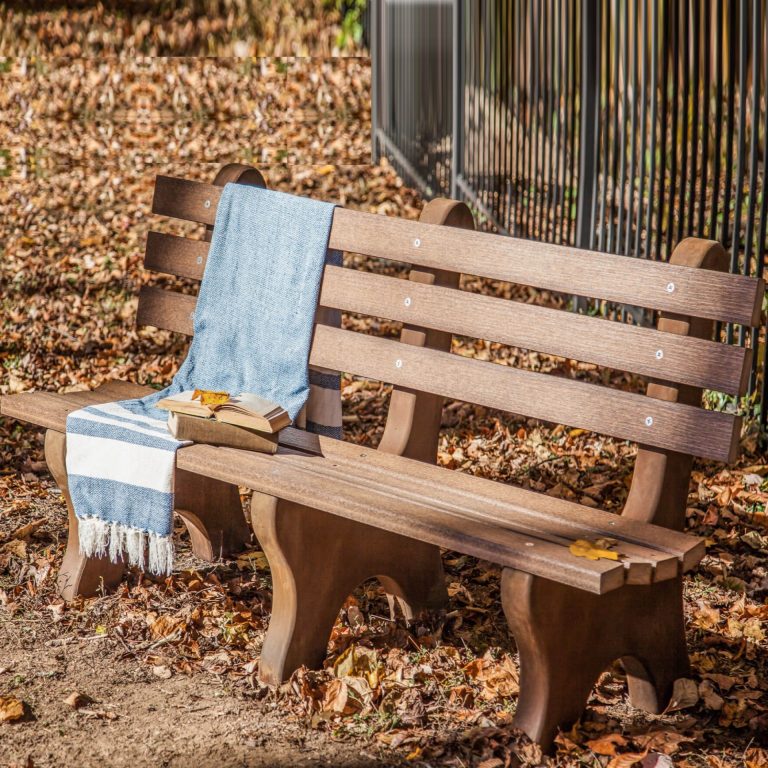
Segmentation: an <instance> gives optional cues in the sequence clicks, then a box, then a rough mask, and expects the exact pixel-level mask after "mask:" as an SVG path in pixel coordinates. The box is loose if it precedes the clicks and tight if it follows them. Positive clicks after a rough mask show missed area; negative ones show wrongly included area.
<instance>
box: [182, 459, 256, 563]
mask: <svg viewBox="0 0 768 768" xmlns="http://www.w3.org/2000/svg"><path fill="white" fill-rule="evenodd" d="M175 507H176V514H178V515H179V517H181V519H182V520H183V521H184V524H185V525H186V526H187V530H188V531H189V537H190V540H191V544H192V551H193V552H194V553H195V555H196V556H197V557H199V558H200V559H201V560H208V561H212V560H217V559H218V558H220V557H227V556H229V555H233V554H236V553H237V552H242V551H243V550H244V549H245V548H246V547H247V545H248V543H249V542H250V539H251V532H250V531H249V529H248V523H247V522H246V520H245V515H244V514H243V505H242V504H241V502H240V493H239V491H238V489H237V486H236V485H231V484H230V483H224V482H222V481H221V480H214V479H213V478H210V477H205V476H203V475H196V474H195V473H194V472H187V471H186V470H183V469H177V470H176V478H175Z"/></svg>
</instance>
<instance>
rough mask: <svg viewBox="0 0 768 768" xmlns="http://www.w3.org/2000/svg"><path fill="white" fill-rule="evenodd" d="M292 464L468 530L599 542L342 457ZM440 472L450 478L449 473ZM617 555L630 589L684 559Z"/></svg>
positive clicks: (632, 549) (559, 523)
mask: <svg viewBox="0 0 768 768" xmlns="http://www.w3.org/2000/svg"><path fill="white" fill-rule="evenodd" d="M398 458H399V457H398ZM292 461H293V462H295V466H298V467H300V468H302V469H304V470H306V471H310V472H316V473H318V474H319V475H321V476H322V480H321V482H322V484H324V485H325V484H335V483H336V482H350V481H354V483H355V485H357V486H358V487H360V488H361V489H366V490H368V491H369V492H370V494H371V496H370V498H371V502H372V503H373V500H374V499H378V498H380V497H382V496H386V497H391V498H393V499H396V500H397V501H398V502H399V503H401V504H402V507H403V510H407V509H410V507H411V506H412V505H416V506H424V507H429V508H430V509H433V510H436V511H439V512H443V513H445V514H447V515H451V516H459V517H464V518H466V521H467V526H471V525H474V523H475V522H477V521H480V522H481V523H483V524H484V525H485V524H488V523H491V524H494V525H496V526H499V527H500V528H502V529H503V530H507V531H512V532H514V533H519V534H521V535H523V536H535V537H536V538H537V539H542V540H543V541H548V542H550V543H551V544H557V545H559V546H561V547H564V548H566V549H567V548H568V547H569V546H570V544H571V543H573V542H574V541H575V540H576V539H584V538H594V536H593V535H592V533H593V532H592V531H591V530H586V529H585V528H583V527H578V526H574V525H572V524H569V522H568V521H567V520H561V519H559V518H558V517H557V515H550V516H547V517H544V516H541V515H539V516H538V517H537V518H534V517H533V516H531V515H526V514H525V513H524V514H523V515H522V516H518V515H516V514H514V513H512V514H499V512H498V510H494V509H486V508H485V504H484V500H483V498H482V497H481V496H479V495H475V496H474V498H472V499H461V498H458V499H457V498H455V497H454V495H453V494H450V493H449V494H446V493H441V491H440V489H439V488H436V487H432V486H428V485H427V486H426V487H425V484H424V483H422V484H415V485H412V478H411V476H410V475H409V474H407V473H406V472H402V473H401V474H398V472H397V471H393V472H390V473H389V474H388V475H387V476H386V477H384V476H382V475H381V473H376V472H371V471H370V470H369V467H367V466H366V465H365V464H364V463H359V462H358V463H349V462H345V461H342V460H341V459H340V458H339V457H338V455H336V456H333V457H332V458H331V457H329V456H326V457H325V458H324V459H323V460H319V459H318V457H317V456H310V455H307V454H304V455H303V457H302V456H294V458H293V460H292ZM438 471H439V472H441V473H442V474H445V472H447V471H450V470H438ZM462 501H463V503H462ZM507 512H509V510H507ZM404 514H407V512H404ZM602 515H603V516H607V515H609V513H605V512H604V513H602ZM606 527H608V526H606ZM613 538H615V534H614V536H613ZM615 550H616V551H617V552H618V553H619V554H620V555H621V556H622V558H623V559H622V561H621V562H622V565H623V566H624V568H625V570H626V572H627V573H626V581H627V583H628V584H650V583H652V582H653V581H664V580H666V579H671V578H674V577H675V576H676V575H677V573H678V560H679V559H680V557H679V555H675V554H669V553H667V552H663V551H658V550H655V549H652V548H649V547H646V546H643V545H639V544H636V543H634V542H625V541H617V542H616V546H615Z"/></svg>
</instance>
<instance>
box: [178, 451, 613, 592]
mask: <svg viewBox="0 0 768 768" xmlns="http://www.w3.org/2000/svg"><path fill="white" fill-rule="evenodd" d="M268 458H271V459H275V460H274V461H269V460H267V461H264V459H268ZM304 461H306V459H305V457H301V456H299V457H297V456H296V455H294V454H290V453H287V454H277V455H276V456H272V457H267V456H265V455H264V454H255V453H252V452H246V451H237V450H234V449H230V448H213V447H212V446H203V445H193V446H190V447H189V448H185V449H183V450H181V451H179V453H178V459H177V466H178V467H179V468H181V469H185V470H187V471H190V472H202V473H204V474H206V475H208V476H211V477H215V478H217V479H219V480H224V481H226V482H237V483H240V484H241V485H245V486H246V487H249V488H252V489H254V490H256V491H260V492H263V493H269V494H271V495H275V496H278V497H280V498H284V499H287V500H289V501H293V502H296V503H299V504H307V505H310V506H313V507H316V508H318V509H320V510H322V511H324V512H329V513H332V514H337V515H340V516H341V517H347V518H350V519H353V520H356V521H358V522H361V523H364V524H368V525H372V526H375V527H376V528H382V529H384V530H388V531H391V532H393V533H399V534H401V535H405V536H411V537H413V538H418V539H420V540H422V541H426V542H428V543H432V544H437V545H439V546H442V547H447V548H449V549H456V550H458V551H461V552H465V553H467V554H470V555H474V556H475V557H481V558H484V559H486V560H490V561H491V562H494V563H498V564H499V565H502V566H509V567H513V568H520V569H522V570H525V571H527V572H529V573H533V574H535V575H541V576H544V577H546V578H550V579H555V580H557V581H561V582H562V583H566V584H570V585H571V586H574V587H578V588H580V589H584V590H586V591H589V592H594V593H596V594H603V593H605V592H608V591H611V590H612V589H617V588H619V587H621V586H622V585H623V584H624V583H625V574H624V571H625V569H624V566H623V565H622V564H621V563H616V562H613V561H595V562H590V561H585V562H581V561H582V560H583V558H576V557H573V556H572V555H570V553H568V551H567V550H566V549H565V548H564V547H562V546H559V545H557V544H553V543H551V542H548V541H543V540H541V539H537V538H536V537H535V536H524V535H521V534H519V533H515V532H513V531H508V530H505V529H502V528H500V527H498V526H495V525H489V524H486V523H483V522H481V521H469V520H467V519H466V518H464V517H462V516H459V515H450V514H447V513H446V512H444V511H443V510H435V509H432V508H430V507H429V506H427V505H416V504H414V503H413V502H411V501H408V502H407V503H406V504H403V502H402V501H400V500H398V499H397V498H396V497H395V496H387V495H384V494H379V495H372V493H371V491H370V489H367V488H365V487H361V486H360V485H358V484H357V483H356V482H355V481H354V478H352V479H351V480H344V479H339V478H336V477H334V478H332V479H329V478H328V477H326V476H324V474H323V473H322V469H321V468H320V467H318V470H316V471H312V470H311V469H308V468H307V467H305V466H303V465H302V463H303V462H304ZM318 461H319V462H323V459H318ZM235 478H237V480H235ZM531 545H533V546H531Z"/></svg>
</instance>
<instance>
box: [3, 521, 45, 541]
mask: <svg viewBox="0 0 768 768" xmlns="http://www.w3.org/2000/svg"><path fill="white" fill-rule="evenodd" d="M44 522H45V518H44V517H41V518H40V519H39V520H33V521H32V522H31V523H27V524H26V525H22V526H21V527H20V528H17V529H16V530H15V531H14V532H13V533H12V534H11V538H12V539H28V538H29V537H30V536H31V535H32V534H33V533H34V532H35V531H36V530H37V529H38V528H39V527H40V526H41V525H42V524H43V523H44Z"/></svg>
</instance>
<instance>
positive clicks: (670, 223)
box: [662, 2, 680, 260]
mask: <svg viewBox="0 0 768 768" xmlns="http://www.w3.org/2000/svg"><path fill="white" fill-rule="evenodd" d="M671 10H672V13H671V22H672V28H671V32H672V95H671V97H670V107H671V110H670V111H671V114H672V125H671V133H670V139H669V206H668V207H667V221H666V224H667V227H666V243H667V248H666V252H665V254H664V258H665V260H668V259H669V257H670V256H671V255H672V248H673V246H674V241H673V238H674V232H675V211H676V210H677V208H676V206H675V192H676V190H677V170H678V169H677V129H678V118H679V111H680V110H679V105H678V97H679V90H678V76H679V73H680V29H679V28H680V24H679V21H680V8H679V6H678V4H677V3H674V2H673V3H672V9H671ZM662 177H663V174H662Z"/></svg>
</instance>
